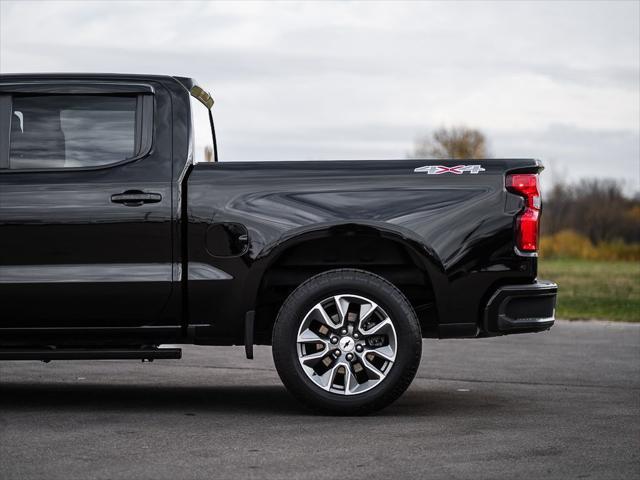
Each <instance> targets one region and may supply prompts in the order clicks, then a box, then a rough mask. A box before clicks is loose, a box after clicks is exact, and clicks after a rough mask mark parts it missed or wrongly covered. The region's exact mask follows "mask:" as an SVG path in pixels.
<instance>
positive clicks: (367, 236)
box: [245, 223, 448, 343]
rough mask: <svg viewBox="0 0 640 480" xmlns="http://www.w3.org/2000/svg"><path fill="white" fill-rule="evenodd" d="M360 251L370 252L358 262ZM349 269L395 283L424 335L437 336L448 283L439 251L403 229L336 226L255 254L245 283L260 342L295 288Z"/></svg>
mask: <svg viewBox="0 0 640 480" xmlns="http://www.w3.org/2000/svg"><path fill="white" fill-rule="evenodd" d="M349 245H351V246H352V247H353V248H348V247H347V246H349ZM362 247H366V248H367V250H366V251H365V258H356V257H355V256H354V250H358V249H359V248H362ZM372 250H373V252H374V255H373V257H372V258H371V259H367V258H366V252H369V254H370V253H371V251H372ZM358 251H359V250H358ZM327 252H328V254H329V257H331V255H332V254H333V256H334V260H333V262H332V261H331V258H328V257H327ZM359 252H360V253H362V251H359ZM299 260H302V262H300V261H299ZM400 260H401V261H400ZM347 267H352V268H360V269H363V270H368V271H371V272H373V273H376V274H378V275H380V276H382V277H383V278H386V279H387V280H389V281H390V282H391V283H393V284H394V285H396V287H398V288H399V289H400V290H401V291H402V292H403V293H404V294H405V296H407V298H408V299H409V300H410V302H412V306H413V307H414V309H415V310H416V314H417V315H418V318H419V319H420V323H421V326H422V328H423V332H424V333H423V334H424V335H425V336H437V326H438V323H439V321H440V318H441V316H442V312H441V310H442V308H443V305H442V304H441V301H440V299H442V298H443V297H442V295H443V294H444V292H445V290H446V288H447V286H448V281H447V279H446V276H445V275H444V268H443V266H442V262H441V261H440V259H439V258H438V256H437V255H436V253H435V252H434V251H433V250H432V249H431V248H429V247H428V246H427V245H425V244H424V243H423V241H422V240H421V239H420V238H419V237H418V236H417V235H416V234H415V233H414V232H411V231H405V230H404V229H402V227H399V226H396V228H392V227H390V226H389V225H388V224H383V225H380V224H372V223H332V224H325V225H315V226H314V227H312V228H304V229H296V230H295V231H292V232H290V233H289V234H288V235H286V236H283V237H281V238H280V239H279V240H278V241H276V242H273V243H272V244H270V245H268V246H266V247H265V248H264V249H262V250H261V252H260V253H259V254H258V255H257V257H256V261H255V263H254V265H253V266H252V268H251V270H252V273H251V274H250V275H249V279H250V281H249V282H247V284H246V285H245V304H246V305H253V306H254V309H255V311H256V317H255V318H256V320H255V321H256V329H255V332H256V338H255V340H256V343H269V342H270V331H271V329H272V327H273V323H274V322H275V316H276V315H277V310H278V309H279V307H280V306H281V304H282V302H284V300H285V299H286V297H287V296H288V295H289V294H290V293H291V291H293V289H295V288H296V287H297V286H298V285H300V284H301V283H302V282H304V281H305V280H306V279H308V278H310V277H311V276H313V275H315V274H317V273H320V272H322V271H326V270H331V269H334V268H347ZM408 286H410V288H408ZM421 289H422V292H421V291H420V290H421ZM421 293H423V294H424V295H423V296H421ZM427 300H428V302H427V303H420V302H425V301H427Z"/></svg>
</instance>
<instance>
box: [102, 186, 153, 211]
mask: <svg viewBox="0 0 640 480" xmlns="http://www.w3.org/2000/svg"><path fill="white" fill-rule="evenodd" d="M161 200H162V195H160V194H159V193H148V192H143V191H140V190H127V191H126V192H122V193H116V194H115V195H111V201H112V202H113V203H121V204H123V205H126V206H127V207H139V206H140V205H143V204H145V203H158V202H159V201H161Z"/></svg>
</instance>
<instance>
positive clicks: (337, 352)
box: [333, 348, 342, 357]
mask: <svg viewBox="0 0 640 480" xmlns="http://www.w3.org/2000/svg"><path fill="white" fill-rule="evenodd" d="M333 353H335V354H336V357H339V356H340V355H342V352H341V351H340V349H339V348H336V349H335V350H334V351H333Z"/></svg>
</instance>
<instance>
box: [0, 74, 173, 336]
mask: <svg viewBox="0 0 640 480" xmlns="http://www.w3.org/2000/svg"><path fill="white" fill-rule="evenodd" d="M157 88H158V86H157V85H156V86H155V87H154V85H153V84H139V83H131V84H128V83H122V82H86V81H82V82H80V81H73V82H71V81H67V82H57V83H55V82H53V83H42V82H38V83H24V84H20V83H0V138H2V142H1V143H0V146H1V149H2V151H1V152H0V305H1V308H2V316H1V317H0V318H1V320H0V327H2V328H7V327H13V328H16V327H22V328H24V327H28V328H32V327H41V328H42V327H56V328H59V327H135V326H144V325H151V324H162V323H171V320H169V319H164V318H163V317H162V315H163V310H164V307H165V305H166V303H167V301H168V299H169V296H170V294H171V288H172V277H173V274H174V272H173V266H172V265H173V263H172V255H171V251H172V245H171V242H172V228H171V224H172V213H171V212H172V209H171V180H172V173H171V170H172V168H171V157H170V152H171V130H170V123H167V122H164V123H163V122H161V121H159V120H158V118H159V114H158V112H159V111H161V110H165V111H166V110H167V109H168V110H169V111H170V102H169V101H168V98H166V94H162V93H161V92H159V91H158V90H157ZM167 117H168V118H170V114H169V115H167V114H166V112H165V114H164V116H163V118H167Z"/></svg>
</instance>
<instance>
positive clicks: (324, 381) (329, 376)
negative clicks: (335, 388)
mask: <svg viewBox="0 0 640 480" xmlns="http://www.w3.org/2000/svg"><path fill="white" fill-rule="evenodd" d="M339 367H340V364H339V363H337V364H336V365H334V366H333V367H331V368H330V369H329V370H327V371H326V372H325V373H324V374H323V375H320V376H319V377H318V378H319V379H320V386H321V387H322V388H324V389H325V390H331V386H332V385H333V380H334V379H335V377H336V373H337V371H338V368H339Z"/></svg>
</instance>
